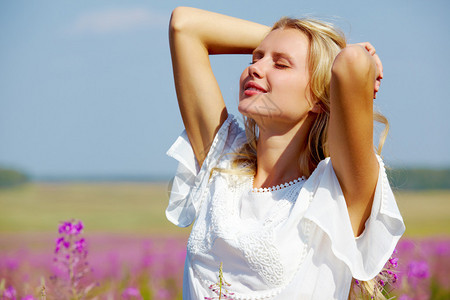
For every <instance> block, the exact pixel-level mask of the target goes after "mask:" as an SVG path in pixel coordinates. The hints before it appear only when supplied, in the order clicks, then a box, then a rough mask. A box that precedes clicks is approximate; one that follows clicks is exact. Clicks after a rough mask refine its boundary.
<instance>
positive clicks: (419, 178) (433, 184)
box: [0, 167, 450, 190]
mask: <svg viewBox="0 0 450 300" xmlns="http://www.w3.org/2000/svg"><path fill="white" fill-rule="evenodd" d="M387 175H388V178H389V182H390V183H391V185H392V187H393V188H394V189H397V190H448V189H450V169H442V170H436V169H388V170H387ZM55 178H56V177H55ZM76 178H77V179H76V180H73V178H72V179H70V178H66V179H64V178H61V179H60V180H58V181H72V180H73V181H80V180H83V179H85V180H86V181H95V180H92V179H93V178H91V177H88V176H87V177H76ZM155 178H156V177H155ZM108 179H109V180H110V181H112V182H114V181H116V182H117V181H121V179H123V176H111V178H103V181H105V180H108ZM29 180H30V178H29V176H28V175H27V174H25V173H24V172H21V171H18V170H14V169H10V168H2V167H0V188H6V187H14V186H18V185H21V184H24V183H26V182H28V181H29ZM37 181H42V180H39V179H37ZM44 181H46V180H45V179H44ZM51 181H55V180H51ZM125 181H136V182H150V181H153V180H152V179H149V178H146V180H142V178H140V177H136V178H135V177H126V180H125ZM157 181H161V179H160V180H157Z"/></svg>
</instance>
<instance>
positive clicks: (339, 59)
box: [331, 45, 376, 80]
mask: <svg viewBox="0 0 450 300" xmlns="http://www.w3.org/2000/svg"><path fill="white" fill-rule="evenodd" d="M375 68H376V67H375V63H374V61H373V59H372V57H371V55H370V53H369V52H368V51H367V50H365V49H364V48H363V47H361V46H359V45H352V46H349V47H346V48H344V49H343V50H342V51H341V52H339V54H338V55H337V56H336V58H335V59H334V62H333V66H332V67H331V73H332V75H333V76H334V77H336V78H337V79H341V78H350V79H351V80H355V79H358V78H359V79H371V80H373V79H374V78H375Z"/></svg>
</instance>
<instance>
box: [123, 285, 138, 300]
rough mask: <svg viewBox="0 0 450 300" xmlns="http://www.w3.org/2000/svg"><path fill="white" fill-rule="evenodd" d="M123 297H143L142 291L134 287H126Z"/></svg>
mask: <svg viewBox="0 0 450 300" xmlns="http://www.w3.org/2000/svg"><path fill="white" fill-rule="evenodd" d="M122 297H123V298H124V299H134V298H135V299H142V297H141V292H139V290H138V289H137V288H133V287H129V288H126V289H125V290H124V291H123V293H122Z"/></svg>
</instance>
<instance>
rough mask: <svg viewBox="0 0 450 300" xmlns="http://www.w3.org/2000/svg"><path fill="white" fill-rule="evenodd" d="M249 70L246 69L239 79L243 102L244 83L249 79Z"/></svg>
mask: <svg viewBox="0 0 450 300" xmlns="http://www.w3.org/2000/svg"><path fill="white" fill-rule="evenodd" d="M247 69H248V68H246V69H245V70H244V71H243V72H242V74H241V77H240V78H239V101H240V100H241V98H242V95H243V93H244V81H245V79H246V78H247V74H248V71H247Z"/></svg>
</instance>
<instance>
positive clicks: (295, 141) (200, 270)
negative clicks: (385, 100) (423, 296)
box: [166, 7, 404, 299]
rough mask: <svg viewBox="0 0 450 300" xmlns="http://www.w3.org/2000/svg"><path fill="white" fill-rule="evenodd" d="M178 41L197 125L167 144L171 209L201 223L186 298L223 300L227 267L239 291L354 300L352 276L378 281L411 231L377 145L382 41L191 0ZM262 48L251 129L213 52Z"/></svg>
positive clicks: (175, 19)
mask: <svg viewBox="0 0 450 300" xmlns="http://www.w3.org/2000/svg"><path fill="white" fill-rule="evenodd" d="M169 36H170V49H171V54H172V62H173V71H174V78H175V87H176V91H177V97H178V103H179V107H180V111H181V116H182V118H183V122H184V125H185V128H186V130H185V132H184V133H183V134H182V135H181V136H180V137H179V138H178V140H177V141H176V142H175V143H174V145H173V146H172V147H171V148H170V149H169V151H168V155H169V156H172V157H174V158H175V159H177V160H178V161H179V167H178V170H177V175H176V177H175V180H174V186H173V188H172V193H171V197H170V203H169V207H168V208H167V211H166V215H167V217H168V219H169V220H170V221H172V222H173V223H174V224H176V225H178V226H189V225H190V224H191V223H192V222H194V220H195V223H194V225H193V228H192V232H191V235H190V237H189V241H188V247H187V248H188V253H187V257H186V265H185V274H184V284H183V297H184V299H204V298H205V297H206V298H208V297H213V296H214V295H216V294H217V292H216V293H215V292H214V291H213V290H214V288H215V286H214V283H215V282H216V281H217V278H218V275H219V266H222V265H223V267H221V268H220V274H221V276H220V278H221V279H220V281H221V280H222V278H225V280H226V281H227V282H228V283H229V286H227V291H226V292H225V294H226V295H227V296H230V297H232V298H233V299H347V298H348V297H349V291H350V286H351V282H352V278H355V279H357V280H364V281H368V280H371V279H372V278H374V277H375V276H376V275H377V274H378V273H379V272H380V270H381V269H382V267H383V265H384V264H385V263H386V261H387V260H388V258H389V257H390V255H391V254H392V252H393V250H394V248H395V245H396V243H397V241H398V239H399V238H400V236H401V235H402V233H403V231H404V225H403V220H402V218H401V216H400V213H399V211H398V209H397V206H396V203H395V199H394V197H393V194H392V191H391V189H390V187H389V183H388V181H387V178H386V174H385V172H384V167H383V163H382V161H381V159H380V158H379V157H378V156H377V155H376V153H375V151H374V145H373V118H374V117H373V116H374V114H373V103H372V99H373V98H375V95H376V93H377V91H378V89H379V87H380V80H381V78H382V77H383V72H382V65H381V61H380V60H379V58H378V56H377V55H376V53H375V49H374V48H373V47H372V46H371V45H370V44H369V43H363V44H359V45H348V46H346V44H345V40H344V38H343V36H342V35H341V34H340V33H339V32H338V31H336V30H335V29H334V28H333V27H331V26H330V25H328V24H325V23H322V22H318V21H314V20H293V19H281V20H280V21H279V22H277V23H276V24H275V25H274V27H273V28H272V29H270V28H268V27H266V26H263V25H259V24H255V23H252V22H248V21H245V20H240V19H236V18H232V17H228V16H224V15H220V14H216V13H212V12H207V11H203V10H199V9H194V8H183V7H180V8H177V9H175V10H174V11H173V13H172V18H171V21H170V34H169ZM250 53H252V54H253V58H252V62H251V65H250V66H249V67H247V68H246V69H245V70H244V72H243V73H242V75H241V78H240V83H239V84H240V91H239V106H238V109H239V111H240V112H241V113H242V114H243V115H244V117H245V130H243V129H242V128H241V127H239V125H238V124H237V122H236V120H235V118H234V116H232V115H231V114H228V113H227V109H226V107H225V104H224V101H223V98H222V94H221V92H220V89H219V87H218V84H217V82H216V80H215V77H214V75H213V73H212V70H211V66H210V63H209V55H211V54H250ZM222 271H223V272H222ZM222 274H223V277H222ZM222 292H223V291H222ZM231 295H232V296H231ZM222 297H223V296H222Z"/></svg>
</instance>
